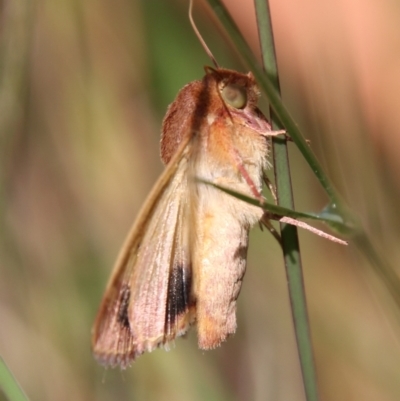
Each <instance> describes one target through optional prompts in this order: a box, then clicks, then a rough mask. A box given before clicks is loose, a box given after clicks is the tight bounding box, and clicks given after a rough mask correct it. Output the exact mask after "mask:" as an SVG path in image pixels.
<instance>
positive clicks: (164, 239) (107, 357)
mask: <svg viewBox="0 0 400 401" xmlns="http://www.w3.org/2000/svg"><path fill="white" fill-rule="evenodd" d="M205 70H206V74H205V76H204V78H203V79H202V80H201V81H194V82H191V83H189V84H188V85H186V86H185V87H184V88H183V89H182V90H181V91H180V92H179V93H178V95H177V97H176V99H175V101H174V102H173V103H172V104H171V105H170V106H169V108H168V110H167V113H166V116H165V118H164V121H163V124H162V135H161V158H162V161H163V162H164V163H165V164H166V168H165V170H164V172H163V173H162V175H161V176H160V178H159V179H158V181H157V182H156V184H155V185H154V187H153V189H152V191H151V193H150V194H149V196H148V198H147V200H146V202H145V204H144V206H143V208H142V210H141V211H140V213H139V215H138V217H137V219H136V222H135V223H134V225H133V227H132V229H131V231H130V233H129V235H128V237H127V239H126V241H125V244H124V245H123V247H122V250H121V251H120V254H119V257H118V259H117V261H116V264H115V267H114V270H113V273H112V276H111V278H110V280H109V283H108V285H107V288H106V291H105V295H104V298H103V300H102V303H101V306H100V309H99V312H98V314H97V318H96V321H95V324H94V328H93V332H92V348H93V353H94V355H95V357H96V359H97V360H98V361H99V362H100V363H101V364H103V365H110V366H116V365H120V366H121V367H122V368H125V367H126V366H128V365H129V364H130V363H131V362H132V361H133V360H135V359H136V358H137V357H138V356H139V355H141V354H142V353H144V352H146V351H147V352H150V351H153V350H154V349H155V348H157V347H159V346H166V347H168V345H169V344H170V343H171V342H172V341H173V340H174V339H175V338H176V337H179V336H182V335H184V334H185V333H186V332H187V330H188V328H189V327H190V326H191V325H192V324H196V325H197V336H198V345H199V348H201V349H204V350H206V349H211V348H215V347H217V346H219V345H220V344H221V343H222V342H223V341H225V340H226V338H227V337H228V336H229V335H230V334H233V333H234V332H235V330H236V313H235V311H236V299H237V297H238V295H239V292H240V288H241V284H242V280H243V276H244V273H245V270H246V255H247V248H248V242H249V229H250V227H251V226H252V225H253V224H255V223H257V222H259V221H260V219H261V218H262V216H263V211H262V209H261V208H259V207H256V206H253V205H249V204H247V203H245V202H244V201H241V200H239V199H237V198H234V197H232V196H230V195H228V194H226V193H224V192H222V191H221V190H219V189H217V188H215V187H212V186H210V185H207V184H205V183H204V182H201V181H199V179H202V180H205V181H209V182H212V183H215V184H218V185H221V186H224V187H227V188H230V189H232V190H234V191H237V192H239V193H242V194H245V195H249V196H252V197H257V198H260V197H261V187H262V180H263V171H264V169H265V168H267V167H268V161H267V156H268V152H269V141H268V137H269V136H271V135H275V133H274V132H273V131H271V125H270V124H269V122H268V121H267V119H266V118H265V116H264V115H263V114H262V113H261V111H260V110H259V109H258V108H257V100H258V98H259V95H260V93H259V90H258V87H257V84H256V82H255V79H254V77H253V75H252V73H248V74H242V73H239V72H236V71H232V70H228V69H223V68H211V67H206V68H205Z"/></svg>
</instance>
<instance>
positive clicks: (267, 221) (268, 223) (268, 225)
mask: <svg viewBox="0 0 400 401" xmlns="http://www.w3.org/2000/svg"><path fill="white" fill-rule="evenodd" d="M269 217H270V213H269V212H264V214H263V216H262V217H261V220H260V226H261V224H263V225H264V226H265V227H266V228H267V229H268V231H269V232H270V233H271V234H272V235H273V237H274V238H275V239H276V240H277V241H278V243H279V245H281V246H282V238H281V235H280V234H279V233H278V231H277V230H276V229H275V227H274V226H273V225H272V223H271V220H270V218H269Z"/></svg>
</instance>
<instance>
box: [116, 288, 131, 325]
mask: <svg viewBox="0 0 400 401" xmlns="http://www.w3.org/2000/svg"><path fill="white" fill-rule="evenodd" d="M130 297H131V290H130V289H129V287H128V286H127V285H122V287H121V292H120V301H119V307H118V314H117V321H118V323H120V324H121V325H122V326H124V327H126V328H128V329H129V328H130V325H129V317H128V307H129V299H130Z"/></svg>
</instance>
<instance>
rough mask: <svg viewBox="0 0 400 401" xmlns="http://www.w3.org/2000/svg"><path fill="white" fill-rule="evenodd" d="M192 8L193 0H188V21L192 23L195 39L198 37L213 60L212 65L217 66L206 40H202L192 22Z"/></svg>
mask: <svg viewBox="0 0 400 401" xmlns="http://www.w3.org/2000/svg"><path fill="white" fill-rule="evenodd" d="M192 10H193V0H190V1H189V21H190V24H191V25H192V28H193V30H194V33H195V34H196V36H197V39H199V41H200V44H201V45H202V46H203V49H204V50H205V52H206V53H207V55H208V57H210V59H211V61H212V62H213V64H214V66H215V68H219V65H218V63H217V60H216V59H215V57H214V56H213V54H212V53H211V50H210V49H209V48H208V46H207V44H206V42H205V41H204V39H203V37H202V36H201V34H200V32H199V30H198V29H197V26H196V24H195V23H194V20H193V12H192Z"/></svg>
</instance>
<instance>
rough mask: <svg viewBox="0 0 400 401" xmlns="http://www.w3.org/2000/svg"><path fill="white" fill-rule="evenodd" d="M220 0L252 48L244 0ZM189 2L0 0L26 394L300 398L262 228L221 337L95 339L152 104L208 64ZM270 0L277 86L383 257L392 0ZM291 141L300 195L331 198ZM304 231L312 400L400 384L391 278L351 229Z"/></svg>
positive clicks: (396, 138)
mask: <svg viewBox="0 0 400 401" xmlns="http://www.w3.org/2000/svg"><path fill="white" fill-rule="evenodd" d="M225 4H226V6H227V7H228V9H230V11H231V13H232V15H233V17H234V18H235V20H236V21H237V23H238V25H239V26H240V28H241V30H242V32H243V34H244V35H245V37H246V38H247V40H248V41H249V43H251V45H252V47H253V49H254V51H255V52H256V53H258V43H257V41H258V38H257V28H256V22H255V16H254V9H253V3H252V1H244V0H240V1H239V0H236V1H235V0H226V1H225ZM187 8H188V4H187V1H184V0H168V1H161V0H147V1H144V0H143V1H139V0H116V1H112V2H111V1H106V0H96V1H94V0H87V1H85V2H82V1H79V0H51V1H49V0H47V1H46V0H36V1H27V0H13V1H10V0H2V1H0V20H1V22H0V23H1V26H0V85H1V87H0V88H1V89H0V140H1V146H0V163H1V165H0V174H1V176H0V178H1V181H0V191H1V193H0V195H1V196H0V199H1V201H0V218H1V221H0V354H1V355H2V356H3V357H4V359H5V360H6V362H7V363H8V365H9V367H10V368H11V370H12V371H13V372H14V374H15V376H16V377H17V379H18V380H19V382H20V383H21V385H22V387H23V388H24V390H25V391H26V393H27V394H28V395H29V397H30V398H31V399H32V400H42V401H46V400H57V401H63V400H71V399H73V400H76V401H81V400H82V401H83V400H100V401H106V400H117V399H118V400H152V401H158V400H182V401H183V400H185V401H187V400H215V401H220V400H221V401H224V400H273V401H280V400H282V401H284V400H285V401H286V400H291V401H297V400H304V395H303V387H302V382H301V374H300V370H299V363H298V359H297V351H296V346H295V339H294V334H293V328H292V322H291V315H290V308H289V302H288V294H287V287H286V277H285V271H284V266H283V262H282V255H281V251H280V249H279V247H278V245H277V244H276V242H275V241H274V240H273V239H272V238H271V237H270V235H269V234H268V233H267V232H265V231H264V232H260V230H259V229H258V228H255V229H254V230H253V232H252V236H251V242H250V249H249V261H248V270H247V273H246V277H245V280H244V285H243V288H242V292H241V295H240V297H239V302H238V325H239V326H238V330H237V333H236V335H235V336H233V337H232V338H230V339H229V340H228V341H227V342H226V343H225V344H223V346H222V347H220V348H219V349H216V350H214V351H209V352H202V351H199V350H198V349H197V345H196V333H195V330H192V331H191V332H190V334H189V336H188V338H187V339H179V340H177V341H176V347H175V348H174V349H173V350H171V351H170V352H165V351H163V350H157V351H155V352H153V353H152V354H147V355H144V356H142V357H140V358H139V359H138V361H137V362H135V363H134V364H133V366H132V367H131V368H130V369H128V370H126V371H120V370H119V369H115V370H105V369H103V368H102V367H100V366H98V365H97V364H96V362H95V361H94V360H93V358H92V355H91V351H90V330H91V326H92V323H93V320H94V317H95V314H96V311H97V307H98V305H99V303H100V299H101V296H102V293H103V290H104V288H105V285H106V281H107V279H108V276H109V274H110V272H111V268H112V266H113V263H114V260H115V258H116V255H117V253H118V251H119V248H120V246H121V245H122V242H123V240H124V238H125V235H126V233H127V231H128V230H129V228H130V226H131V224H132V222H133V220H134V218H135V216H136V214H137V212H138V210H139V208H140V206H141V204H142V203H143V201H144V199H145V197H146V195H147V193H148V192H149V190H150V189H151V187H152V185H153V183H154V182H155V180H156V178H157V177H158V175H159V174H160V172H161V171H162V168H163V167H162V164H161V162H160V160H159V149H158V144H159V133H160V126H161V121H162V117H163V114H164V113H165V110H166V107H167V105H168V104H169V103H170V102H172V101H173V99H174V97H175V95H176V93H177V92H178V90H179V89H180V88H181V87H182V86H183V85H185V84H186V83H188V82H189V81H191V80H194V79H200V78H201V77H202V76H203V73H204V72H203V66H204V65H209V64H210V61H209V60H208V59H207V56H206V55H205V53H204V51H203V49H202V48H201V46H200V44H199V43H198V40H197V39H196V37H195V35H194V34H193V32H192V29H191V27H190V24H189V22H188V18H187ZM271 9H272V16H273V27H274V32H275V37H276V46H277V56H278V64H279V70H280V77H281V86H282V97H283V100H284V103H285V104H286V106H287V108H288V109H289V110H290V111H291V113H292V115H293V116H294V118H295V120H296V121H297V122H298V124H299V126H300V128H301V129H302V130H303V132H304V134H305V136H306V138H307V139H309V140H310V141H311V146H312V148H313V150H314V151H315V153H316V154H317V156H318V158H319V159H320V161H321V162H322V164H323V165H324V168H325V169H326V172H327V173H328V175H329V177H330V178H331V179H332V181H333V182H334V183H335V185H336V186H337V188H338V189H339V192H340V193H341V194H342V196H343V197H344V198H345V199H346V201H347V202H348V204H349V205H350V207H351V208H352V210H353V211H354V212H355V213H356V214H357V215H358V216H359V218H360V219H361V220H362V222H363V224H364V226H365V228H366V230H367V231H368V233H369V234H370V236H371V239H372V241H373V243H374V244H375V246H376V247H377V248H378V249H379V250H380V252H381V254H382V255H384V256H385V258H387V260H388V261H389V262H390V263H391V265H392V266H393V268H395V269H397V273H398V272H399V267H398V265H399V261H400V247H399V246H398V242H399V239H400V224H399V223H400V213H399V206H400V180H399V173H398V172H399V171H400V170H399V169H400V157H399V155H398V153H399V150H400V135H399V132H400V113H399V95H398V94H399V93H400V51H399V49H400V29H399V26H400V24H399V21H400V8H399V6H398V4H397V3H396V2H365V1H361V0H350V1H349V0H332V1H324V2H320V1H317V0H309V1H306V2H301V3H299V2H296V1H293V0H286V1H278V0H271ZM194 16H195V19H196V21H197V22H198V26H199V29H200V31H201V32H202V34H203V36H204V38H205V40H206V42H207V43H208V45H209V46H210V47H211V49H212V51H213V53H214V55H215V57H216V58H217V59H218V60H219V63H220V64H221V65H223V66H224V67H228V68H233V69H239V70H241V71H246V67H245V66H243V65H241V64H240V62H239V59H238V58H237V56H236V54H235V52H234V50H233V49H231V47H230V46H229V44H228V42H226V41H225V39H224V35H223V33H221V31H220V30H219V29H218V24H217V22H216V20H215V18H214V17H213V16H212V14H211V13H210V12H209V11H208V9H207V7H205V4H204V3H203V2H202V1H197V2H196V5H195V12H194ZM289 146H290V156H291V166H292V169H293V177H292V178H293V182H294V193H295V201H296V207H297V208H298V209H299V210H303V211H318V210H320V209H321V208H323V207H324V206H325V205H326V203H327V198H326V197H325V196H324V194H323V191H322V190H321V188H320V186H319V184H318V182H317V180H316V179H315V177H314V176H313V174H312V172H311V171H310V169H309V168H308V166H307V165H306V163H305V162H304V161H303V160H302V157H301V155H300V154H299V152H298V151H297V150H296V148H295V146H294V145H293V144H292V145H289ZM300 240H301V247H302V254H303V263H304V274H305V285H306V292H307V299H308V306H309V313H310V322H311V330H312V336H313V343H314V349H315V360H316V365H317V369H318V381H319V387H320V395H321V399H323V400H325V401H330V400H350V401H351V400H364V401H368V400H371V401H372V400H374V401H375V400H380V401H386V400H387V401H389V400H398V399H400V380H399V376H400V324H399V322H400V320H399V310H398V309H397V307H396V306H395V304H394V302H393V300H392V298H391V297H390V295H389V294H388V291H387V289H386V288H385V287H384V285H383V284H382V282H381V281H380V279H378V278H377V276H376V275H375V274H374V273H373V269H372V268H371V266H370V264H369V263H368V261H367V260H366V258H365V257H364V256H363V254H362V253H360V252H358V251H357V250H356V248H355V247H354V245H353V246H352V245H351V244H350V246H349V247H347V248H346V247H343V246H339V245H336V244H333V243H329V242H327V241H326V240H324V239H321V238H319V237H316V236H314V235H312V234H310V233H308V232H301V233H300ZM399 291H400V290H399ZM0 399H2V395H1V393H0Z"/></svg>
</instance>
